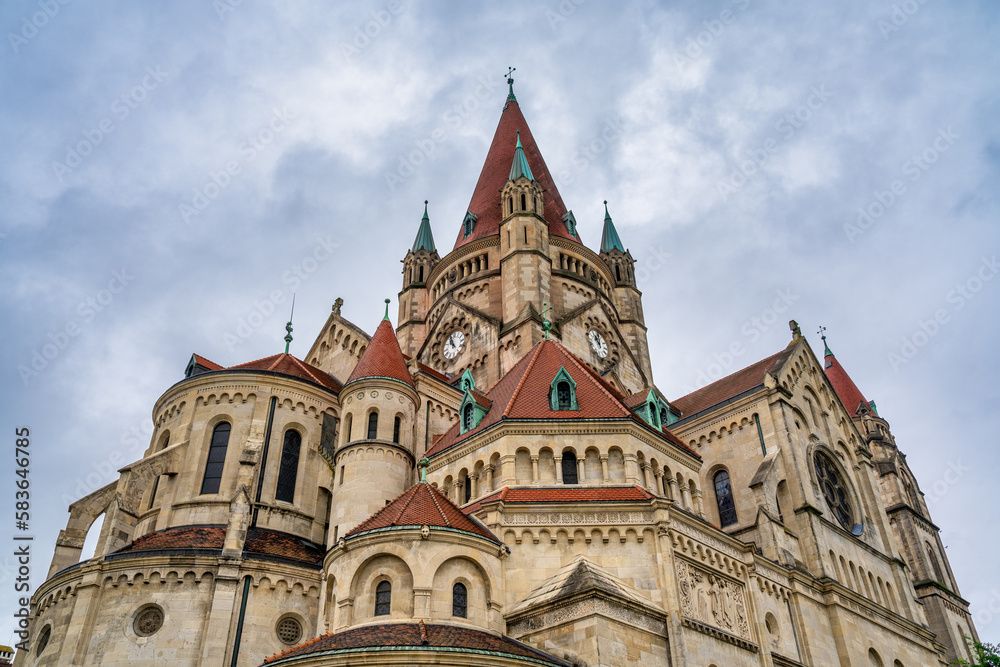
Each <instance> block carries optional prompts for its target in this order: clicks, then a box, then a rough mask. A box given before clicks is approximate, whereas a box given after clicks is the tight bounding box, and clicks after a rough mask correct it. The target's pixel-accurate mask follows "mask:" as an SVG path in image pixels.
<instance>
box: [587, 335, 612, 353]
mask: <svg viewBox="0 0 1000 667" xmlns="http://www.w3.org/2000/svg"><path fill="white" fill-rule="evenodd" d="M587 338H589V339H590V347H592V348H594V352H596V353H597V356H599V357H600V358H601V359H603V358H604V357H606V356H608V344H607V343H605V342H604V337H603V336H601V334H600V333H599V332H598V331H597V330H596V329H591V330H590V333H589V334H587Z"/></svg>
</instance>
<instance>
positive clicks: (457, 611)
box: [451, 582, 469, 618]
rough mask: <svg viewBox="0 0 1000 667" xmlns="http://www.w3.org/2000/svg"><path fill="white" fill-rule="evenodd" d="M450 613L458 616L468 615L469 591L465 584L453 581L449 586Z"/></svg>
mask: <svg viewBox="0 0 1000 667" xmlns="http://www.w3.org/2000/svg"><path fill="white" fill-rule="evenodd" d="M451 615H452V616H458V617H459V618H468V617H469V591H468V589H466V588H465V584H462V583H457V582H456V583H455V585H454V586H452V587H451Z"/></svg>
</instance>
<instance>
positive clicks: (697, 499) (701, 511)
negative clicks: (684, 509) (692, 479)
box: [694, 489, 705, 519]
mask: <svg viewBox="0 0 1000 667" xmlns="http://www.w3.org/2000/svg"><path fill="white" fill-rule="evenodd" d="M694 511H695V513H697V514H698V516H700V517H701V518H702V519H704V518H705V507H704V506H703V505H702V504H701V489H695V490H694Z"/></svg>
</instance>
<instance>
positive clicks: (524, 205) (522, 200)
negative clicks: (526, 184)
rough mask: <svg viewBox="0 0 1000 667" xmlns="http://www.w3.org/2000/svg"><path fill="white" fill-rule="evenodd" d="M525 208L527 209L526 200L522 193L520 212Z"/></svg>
mask: <svg viewBox="0 0 1000 667" xmlns="http://www.w3.org/2000/svg"><path fill="white" fill-rule="evenodd" d="M526 208H528V198H527V197H525V196H524V194H523V193H522V194H521V210H522V211H523V210H525V209H526Z"/></svg>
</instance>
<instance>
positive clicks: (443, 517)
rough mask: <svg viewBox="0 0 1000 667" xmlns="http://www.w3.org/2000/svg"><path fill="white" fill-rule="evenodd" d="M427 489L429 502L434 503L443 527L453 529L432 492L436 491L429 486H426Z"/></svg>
mask: <svg viewBox="0 0 1000 667" xmlns="http://www.w3.org/2000/svg"><path fill="white" fill-rule="evenodd" d="M418 484H427V482H418ZM427 488H428V490H429V491H430V496H431V502H433V503H434V508H435V509H436V510H437V511H438V514H440V515H441V519H442V520H443V521H444V523H445V525H446V526H448V527H449V528H454V527H455V526H453V525H451V519H449V518H448V517H447V516H446V515H445V513H444V510H443V509H441V504H440V503H439V502H438V500H437V497H436V496H435V494H434V491H436V490H437V489H435V488H434V487H433V486H430V485H429V484H428V485H427Z"/></svg>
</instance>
